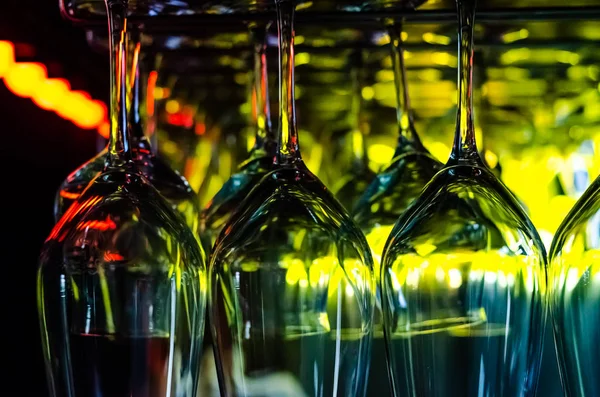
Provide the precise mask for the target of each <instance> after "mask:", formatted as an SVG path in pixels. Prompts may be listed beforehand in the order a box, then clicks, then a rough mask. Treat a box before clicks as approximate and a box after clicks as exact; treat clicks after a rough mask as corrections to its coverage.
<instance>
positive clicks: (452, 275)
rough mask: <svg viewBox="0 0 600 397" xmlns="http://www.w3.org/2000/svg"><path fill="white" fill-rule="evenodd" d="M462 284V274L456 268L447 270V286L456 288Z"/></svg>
mask: <svg viewBox="0 0 600 397" xmlns="http://www.w3.org/2000/svg"><path fill="white" fill-rule="evenodd" d="M461 285H462V275H461V273H460V270H458V269H450V270H448V286H449V287H450V288H454V289H457V288H459V287H460V286H461Z"/></svg>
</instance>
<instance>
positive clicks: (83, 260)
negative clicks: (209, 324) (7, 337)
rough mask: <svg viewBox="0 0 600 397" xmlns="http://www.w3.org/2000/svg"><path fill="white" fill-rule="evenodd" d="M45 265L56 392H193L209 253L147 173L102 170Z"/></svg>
mask: <svg viewBox="0 0 600 397" xmlns="http://www.w3.org/2000/svg"><path fill="white" fill-rule="evenodd" d="M39 266H40V267H39V273H38V279H37V293H38V308H39V313H40V323H41V327H42V342H43V347H44V355H45V359H46V369H47V373H48V380H49V391H50V395H52V396H67V395H69V396H75V397H88V396H111V397H113V396H115V397H116V396H123V397H126V396H127V397H128V396H156V397H159V396H160V397H163V396H164V397H166V396H169V395H181V396H194V395H195V388H196V379H197V376H196V374H197V373H198V364H199V363H198V361H199V355H200V353H201V351H200V349H201V346H202V345H201V340H202V334H203V329H204V311H205V302H206V269H205V258H204V257H203V254H202V252H201V250H200V248H199V247H198V243H197V241H196V239H195V237H194V236H193V235H192V233H191V231H190V230H189V228H188V227H187V226H186V225H185V224H183V223H182V221H181V219H180V217H179V216H178V215H176V214H175V213H174V212H173V210H172V209H171V205H170V204H169V203H168V202H166V201H165V199H164V198H163V197H162V196H161V195H160V194H159V192H158V191H157V190H156V189H155V188H154V187H152V185H151V184H150V182H149V181H148V180H147V179H145V177H143V176H142V175H141V174H140V173H139V171H137V170H135V169H126V168H125V169H120V168H118V169H109V170H108V171H106V172H103V173H102V174H100V175H99V176H98V177H96V178H95V179H94V180H93V182H92V183H91V184H90V186H89V187H88V188H87V189H86V190H85V192H84V193H83V194H82V195H81V196H80V198H79V199H77V200H76V201H75V203H74V204H73V205H72V206H71V207H70V208H69V210H68V211H67V213H66V214H65V215H64V216H63V217H62V218H61V220H60V221H59V223H58V224H57V225H56V226H55V228H54V229H53V230H52V233H51V234H50V236H49V238H48V239H47V241H46V243H45V245H44V248H43V252H42V255H41V259H40V265H39ZM149 362H150V363H151V365H150V366H149V365H148V363H149Z"/></svg>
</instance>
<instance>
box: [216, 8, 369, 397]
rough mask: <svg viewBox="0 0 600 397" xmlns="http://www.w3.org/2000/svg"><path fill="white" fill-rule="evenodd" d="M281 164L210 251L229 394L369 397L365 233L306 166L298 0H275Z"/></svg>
mask: <svg viewBox="0 0 600 397" xmlns="http://www.w3.org/2000/svg"><path fill="white" fill-rule="evenodd" d="M276 7H277V12H278V33H279V55H280V67H279V79H280V81H279V89H280V98H279V100H280V115H279V117H280V119H279V141H278V152H277V154H276V156H275V170H274V171H272V172H271V173H269V174H267V175H266V176H265V177H264V178H263V179H262V180H261V181H260V183H259V184H258V185H257V186H256V187H255V188H254V189H253V190H252V191H251V192H250V193H249V195H248V196H247V197H246V199H245V200H244V201H243V202H242V204H241V206H240V207H239V208H238V209H237V210H236V212H234V214H233V215H232V216H231V217H230V218H229V220H228V221H227V222H226V223H225V226H224V227H223V231H222V233H221V234H220V235H219V237H218V238H217V241H216V243H215V247H214V251H213V253H212V256H211V266H210V277H209V289H210V293H209V296H210V310H209V313H210V316H211V317H210V318H211V325H212V335H213V339H214V342H215V348H216V361H217V371H218V374H219V381H220V387H221V393H222V394H223V395H228V396H238V395H244V396H248V395H256V394H261V395H264V396H284V395H285V396H364V395H365V388H366V375H367V372H368V359H369V354H370V352H369V350H370V343H371V321H372V310H373V289H374V283H373V277H372V260H371V256H370V253H369V250H368V245H367V243H366V241H365V239H364V236H362V234H361V233H360V231H359V230H358V228H357V227H356V226H355V225H354V223H353V222H352V221H351V219H350V217H349V216H348V215H347V213H346V212H345V210H344V209H343V207H342V206H341V205H340V203H339V202H338V201H337V200H335V198H334V197H333V196H332V195H331V194H330V193H329V191H328V190H327V188H326V187H325V186H324V185H323V184H322V183H321V182H320V181H319V180H318V179H317V177H315V176H314V175H313V174H312V173H311V172H310V171H309V170H308V169H307V168H306V166H305V165H304V163H303V161H302V158H301V156H300V151H299V143H298V134H297V127H296V114H295V103H294V41H293V39H294V27H293V16H294V7H295V4H294V2H293V1H288V0H280V1H276Z"/></svg>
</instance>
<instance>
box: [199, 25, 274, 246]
mask: <svg viewBox="0 0 600 397" xmlns="http://www.w3.org/2000/svg"><path fill="white" fill-rule="evenodd" d="M268 27H269V25H268V24H267V25H266V26H254V25H253V26H251V36H252V40H253V42H254V73H253V75H254V76H253V90H252V92H253V98H252V102H253V103H254V104H255V105H254V106H253V114H254V115H255V116H254V117H255V123H256V125H255V126H256V134H255V142H254V146H253V147H252V149H251V150H250V153H249V155H248V158H247V159H246V160H245V161H244V162H243V163H242V164H241V165H240V167H239V169H238V171H237V172H236V173H235V174H234V175H232V176H231V177H230V178H229V180H228V181H227V182H225V184H224V185H223V187H221V189H220V190H219V191H218V192H217V194H216V195H215V196H214V197H213V198H212V199H211V200H210V201H209V203H208V204H207V206H206V207H205V209H204V210H202V212H201V213H200V235H201V239H202V240H203V244H204V247H205V249H206V250H207V252H209V251H210V250H211V249H212V247H213V244H214V242H215V240H216V238H217V236H218V235H219V233H220V232H221V229H222V228H223V226H224V225H225V222H226V221H227V219H229V217H230V216H231V213H232V212H233V211H234V210H235V209H236V208H238V207H239V206H240V203H241V202H242V201H243V200H244V198H246V196H247V195H248V193H249V192H250V190H251V189H252V188H253V187H254V186H256V184H257V183H258V182H259V181H260V180H261V179H262V177H264V176H265V175H266V174H267V173H269V172H270V171H272V170H273V169H275V165H274V164H273V158H274V157H275V154H276V151H277V138H276V136H275V132H274V131H273V128H272V127H271V113H270V110H269V84H268V71H267V33H268Z"/></svg>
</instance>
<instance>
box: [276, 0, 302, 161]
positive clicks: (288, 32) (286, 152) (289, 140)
mask: <svg viewBox="0 0 600 397" xmlns="http://www.w3.org/2000/svg"><path fill="white" fill-rule="evenodd" d="M275 4H276V6H277V30H278V36H279V142H278V149H279V150H278V154H277V156H276V162H277V164H293V163H296V162H298V161H301V157H300V147H299V144H298V131H297V128H296V104H295V102H294V11H295V2H294V1H293V0H275Z"/></svg>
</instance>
